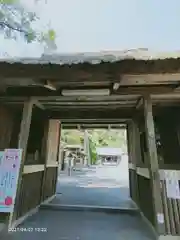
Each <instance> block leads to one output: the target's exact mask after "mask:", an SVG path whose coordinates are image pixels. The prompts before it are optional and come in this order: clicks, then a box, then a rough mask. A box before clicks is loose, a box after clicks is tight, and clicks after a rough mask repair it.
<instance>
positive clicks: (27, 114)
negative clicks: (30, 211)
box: [9, 98, 34, 225]
mask: <svg viewBox="0 0 180 240" xmlns="http://www.w3.org/2000/svg"><path fill="white" fill-rule="evenodd" d="M33 104H34V101H33V99H31V98H30V99H29V100H28V101H26V102H24V107H23V114H22V120H21V126H20V134H19V141H18V148H20V149H22V150H23V153H22V159H21V165H20V171H19V179H18V184H17V190H16V199H15V206H14V210H15V211H14V212H13V213H12V214H11V215H10V219H9V225H11V223H12V221H13V220H15V219H16V213H17V212H16V210H17V207H18V203H19V198H20V191H21V184H22V175H23V169H24V163H25V158H26V151H27V144H28V138H29V131H30V125H31V118H32V110H33Z"/></svg>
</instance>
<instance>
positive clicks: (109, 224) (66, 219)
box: [1, 210, 154, 240]
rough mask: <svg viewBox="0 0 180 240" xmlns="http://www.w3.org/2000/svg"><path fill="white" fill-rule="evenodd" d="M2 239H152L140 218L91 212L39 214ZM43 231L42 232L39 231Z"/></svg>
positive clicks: (45, 212) (48, 212)
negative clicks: (26, 230) (30, 230)
mask: <svg viewBox="0 0 180 240" xmlns="http://www.w3.org/2000/svg"><path fill="white" fill-rule="evenodd" d="M21 228H22V230H25V229H28V228H32V232H20V230H19V231H18V232H16V233H14V234H9V235H8V236H7V235H6V236H4V237H3V236H1V239H4V240H24V239H26V240H32V239H33V240H42V239H43V240H110V239H111V240H153V239H154V238H153V235H152V234H151V232H150V231H149V230H148V229H147V226H146V225H145V224H144V222H143V221H142V219H141V218H140V217H137V216H136V217H135V216H130V215H116V214H115V215H114V214H105V213H92V212H55V211H42V210H41V211H40V212H39V213H38V214H36V215H34V216H33V217H31V218H30V219H29V220H28V221H26V222H25V224H23V225H22V226H21ZM37 228H39V229H40V230H39V232H38V229H37ZM43 230H45V232H44V231H43Z"/></svg>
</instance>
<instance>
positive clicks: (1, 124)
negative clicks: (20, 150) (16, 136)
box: [0, 105, 14, 151]
mask: <svg viewBox="0 0 180 240" xmlns="http://www.w3.org/2000/svg"><path fill="white" fill-rule="evenodd" d="M13 117H14V113H13V112H12V111H10V110H9V109H8V108H7V107H5V106H3V105H0V151H4V149H5V148H8V147H9V146H10V141H11V135H12V130H13Z"/></svg>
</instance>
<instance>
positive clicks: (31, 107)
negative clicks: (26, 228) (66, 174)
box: [0, 98, 61, 226]
mask: <svg viewBox="0 0 180 240" xmlns="http://www.w3.org/2000/svg"><path fill="white" fill-rule="evenodd" d="M0 116H1V117H0V122H1V123H0V126H1V129H0V134H1V136H2V137H1V138H0V139H1V141H0V150H1V151H4V149H7V148H19V149H23V157H22V162H21V167H20V176H19V180H18V186H17V194H16V200H15V206H14V212H13V213H12V214H8V213H0V220H1V222H5V223H9V226H16V225H18V224H19V223H20V222H21V221H22V220H23V219H24V218H25V217H26V214H28V215H29V214H31V210H33V211H35V210H36V208H37V207H38V206H39V205H40V204H41V203H42V202H44V201H46V200H48V199H51V198H53V196H54V195H55V192H56V181H57V174H58V166H59V163H58V161H59V158H58V152H59V145H60V129H61V127H60V121H59V120H49V119H48V118H47V117H45V116H44V115H43V114H42V112H41V109H38V108H37V107H36V105H35V104H34V101H33V100H32V99H31V98H30V99H29V100H27V101H26V102H24V106H23V108H20V109H19V108H18V109H15V110H14V111H13V110H12V109H9V108H7V107H6V106H3V105H1V107H0Z"/></svg>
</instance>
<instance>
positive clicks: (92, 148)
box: [89, 137, 97, 164]
mask: <svg viewBox="0 0 180 240" xmlns="http://www.w3.org/2000/svg"><path fill="white" fill-rule="evenodd" d="M89 150H90V157H91V164H95V163H96V161H97V151H96V144H95V143H94V142H93V139H92V138H90V137H89Z"/></svg>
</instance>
